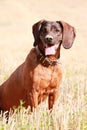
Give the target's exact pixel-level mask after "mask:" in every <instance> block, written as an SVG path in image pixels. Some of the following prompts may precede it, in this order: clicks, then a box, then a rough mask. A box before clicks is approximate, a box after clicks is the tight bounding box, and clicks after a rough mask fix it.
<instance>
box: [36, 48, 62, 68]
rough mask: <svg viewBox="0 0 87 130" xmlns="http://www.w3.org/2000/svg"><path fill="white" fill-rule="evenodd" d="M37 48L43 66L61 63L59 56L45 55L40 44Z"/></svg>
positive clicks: (38, 57)
mask: <svg viewBox="0 0 87 130" xmlns="http://www.w3.org/2000/svg"><path fill="white" fill-rule="evenodd" d="M35 48H36V52H37V59H38V60H39V62H40V63H41V64H42V65H43V66H45V67H49V66H55V65H57V64H60V62H59V57H58V58H54V59H52V58H51V56H45V55H44V54H43V53H41V51H40V49H39V47H38V46H36V47H35Z"/></svg>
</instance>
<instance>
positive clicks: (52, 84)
mask: <svg viewBox="0 0 87 130" xmlns="http://www.w3.org/2000/svg"><path fill="white" fill-rule="evenodd" d="M60 74H61V73H60V69H59V68H58V66H50V67H49V68H47V67H44V66H42V65H39V66H38V67H36V69H35V70H34V83H36V86H38V89H40V90H52V89H54V88H56V87H57V85H58V83H59V80H60V77H61V76H60Z"/></svg>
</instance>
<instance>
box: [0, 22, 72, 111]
mask: <svg viewBox="0 0 87 130" xmlns="http://www.w3.org/2000/svg"><path fill="white" fill-rule="evenodd" d="M33 35H34V38H35V41H34V48H33V49H31V51H30V53H29V55H28V56H27V58H26V60H25V62H24V63H23V64H22V65H20V66H19V67H18V68H17V69H16V71H15V72H14V73H12V75H11V76H10V77H9V79H8V80H7V81H5V82H4V83H3V84H2V85H1V86H0V109H1V110H4V111H5V110H9V109H10V108H12V107H13V106H18V105H19V104H20V100H23V101H24V106H25V107H28V106H31V110H32V108H37V106H38V104H39V103H40V102H41V101H44V100H45V99H46V97H47V96H48V107H49V109H52V107H53V104H54V102H55V101H56V99H57V97H58V88H59V84H60V81H61V78H62V72H61V69H60V67H59V64H58V59H59V58H60V47H61V44H62V45H63V47H64V48H66V49H69V48H70V47H71V46H72V44H73V41H74V38H75V30H74V27H72V26H70V25H69V24H67V23H65V22H63V21H56V22H51V21H45V20H41V21H39V22H38V23H36V24H34V26H33Z"/></svg>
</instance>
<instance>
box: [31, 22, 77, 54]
mask: <svg viewBox="0 0 87 130" xmlns="http://www.w3.org/2000/svg"><path fill="white" fill-rule="evenodd" d="M33 35H34V39H35V41H34V46H37V45H38V44H42V46H43V49H44V50H45V55H50V53H51V55H52V54H55V51H56V49H57V48H58V47H59V46H60V45H61V44H62V45H63V47H64V48H66V49H69V48H70V47H71V46H72V44H73V41H74V39H75V29H74V27H72V26H71V25H69V24H68V23H66V22H64V21H55V22H53V21H46V20H41V21H39V22H37V23H36V24H34V25H33Z"/></svg>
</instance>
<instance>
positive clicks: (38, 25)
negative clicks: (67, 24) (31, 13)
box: [32, 20, 44, 46]
mask: <svg viewBox="0 0 87 130" xmlns="http://www.w3.org/2000/svg"><path fill="white" fill-rule="evenodd" d="M43 21H44V20H41V21H39V22H37V23H35V24H34V25H33V27H32V32H33V35H34V44H33V45H34V46H36V45H37V44H38V42H39V41H40V38H39V31H40V28H41V25H42V23H43Z"/></svg>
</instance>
